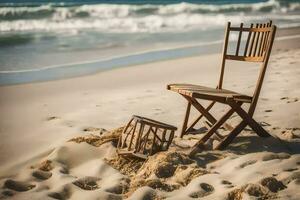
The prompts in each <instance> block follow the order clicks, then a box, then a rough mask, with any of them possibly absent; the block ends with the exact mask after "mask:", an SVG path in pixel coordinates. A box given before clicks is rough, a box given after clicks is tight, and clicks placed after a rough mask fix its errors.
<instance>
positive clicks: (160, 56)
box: [0, 27, 300, 87]
mask: <svg viewBox="0 0 300 200" xmlns="http://www.w3.org/2000/svg"><path fill="white" fill-rule="evenodd" d="M297 38H300V27H292V28H282V29H279V31H278V36H277V43H278V42H280V41H284V40H293V39H297ZM222 42H223V41H221V40H220V41H214V42H208V43H202V44H195V45H191V44H189V45H184V46H182V45H179V46H173V47H169V48H163V49H161V48H159V49H155V50H146V51H141V52H138V53H134V54H128V55H120V56H116V57H111V58H107V59H102V60H94V61H86V62H81V63H69V64H64V65H58V66H48V67H44V68H39V69H31V70H20V71H3V72H0V87H1V86H7V85H18V84H26V83H35V82H45V81H55V80H61V79H69V78H74V77H81V76H88V75H92V74H96V73H101V72H103V71H107V70H113V69H118V68H124V67H131V66H135V65H141V64H147V63H154V62H160V61H165V60H173V59H180V58H185V57H194V56H197V55H207V54H212V53H220V52H221V51H222ZM279 46H280V45H279ZM293 47H296V48H297V47H298V46H297V44H293V46H292V48H293ZM274 48H276V45H275V47H274Z"/></svg>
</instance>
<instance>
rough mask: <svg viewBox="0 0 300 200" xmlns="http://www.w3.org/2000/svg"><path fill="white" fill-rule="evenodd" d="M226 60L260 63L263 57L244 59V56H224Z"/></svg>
mask: <svg viewBox="0 0 300 200" xmlns="http://www.w3.org/2000/svg"><path fill="white" fill-rule="evenodd" d="M226 59H229V60H239V61H248V62H262V61H263V57H261V56H258V57H244V56H234V55H226Z"/></svg>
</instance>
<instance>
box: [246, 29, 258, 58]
mask: <svg viewBox="0 0 300 200" xmlns="http://www.w3.org/2000/svg"><path fill="white" fill-rule="evenodd" d="M256 28H258V24H256ZM255 39H256V32H254V33H253V37H252V38H251V46H250V50H249V54H248V56H249V57H250V56H252V51H253V46H254V42H255Z"/></svg>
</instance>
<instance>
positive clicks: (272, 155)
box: [262, 153, 291, 161]
mask: <svg viewBox="0 0 300 200" xmlns="http://www.w3.org/2000/svg"><path fill="white" fill-rule="evenodd" d="M290 157H291V155H289V154H287V153H277V154H275V153H270V154H266V155H265V156H263V158H262V161H269V160H275V159H288V158H290Z"/></svg>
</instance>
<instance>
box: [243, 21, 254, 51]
mask: <svg viewBox="0 0 300 200" xmlns="http://www.w3.org/2000/svg"><path fill="white" fill-rule="evenodd" d="M252 27H253V24H251V25H250V28H252ZM251 35H252V32H249V33H248V37H247V42H246V45H245V51H244V56H247V52H248V47H249V41H250V38H251Z"/></svg>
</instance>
